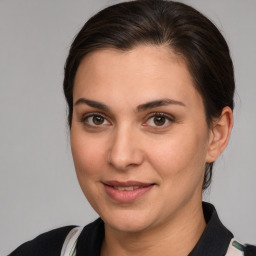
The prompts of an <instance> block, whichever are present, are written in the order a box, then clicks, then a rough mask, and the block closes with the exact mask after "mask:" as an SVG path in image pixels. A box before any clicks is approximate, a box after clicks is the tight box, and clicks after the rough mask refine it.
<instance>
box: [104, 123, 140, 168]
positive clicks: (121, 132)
mask: <svg viewBox="0 0 256 256" xmlns="http://www.w3.org/2000/svg"><path fill="white" fill-rule="evenodd" d="M143 160H144V154H143V152H142V150H141V149H140V148H139V139H138V136H136V134H135V132H133V131H132V129H129V128H128V127H126V128H123V129H118V130H117V131H116V132H115V133H114V134H113V137H112V141H111V146H110V148H109V152H108V163H109V164H110V165H112V166H113V167H114V168H115V169H118V170H126V169H128V168H130V167H132V166H133V167H135V166H139V165H141V164H142V162H143Z"/></svg>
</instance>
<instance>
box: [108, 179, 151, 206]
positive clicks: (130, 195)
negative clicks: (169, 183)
mask: <svg viewBox="0 0 256 256" xmlns="http://www.w3.org/2000/svg"><path fill="white" fill-rule="evenodd" d="M103 185H104V188H105V191H106V194H107V195H108V196H109V197H110V198H111V199H112V200H114V201H115V202H119V203H131V202H133V201H135V200H137V199H139V198H140V197H142V196H143V195H144V194H146V193H148V192H149V191H150V190H151V189H152V188H153V187H154V185H155V184H151V183H141V182H136V181H128V182H119V181H108V182H104V183H103Z"/></svg>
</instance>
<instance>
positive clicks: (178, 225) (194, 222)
mask: <svg viewBox="0 0 256 256" xmlns="http://www.w3.org/2000/svg"><path fill="white" fill-rule="evenodd" d="M205 226H206V223H205V220H204V215H203V209H202V204H201V201H200V202H198V204H197V205H195V204H194V203H190V204H188V205H186V206H185V207H184V209H182V210H180V211H179V213H177V214H176V216H172V217H171V220H170V221H168V223H164V224H163V225H160V226H158V227H155V228H150V229H147V230H143V231H141V232H136V233H132V232H129V233H128V232H121V231H117V230H113V229H111V227H109V226H107V225H105V240H104V242H103V246H102V253H101V256H112V255H120V256H130V255H132V256H139V255H147V256H153V255H161V256H166V255H172V256H182V255H188V254H189V253H190V252H191V251H192V249H193V248H194V246H195V245H196V243H197V242H198V240H199V238H200V237H201V235H202V233H203V231H204V229H205Z"/></svg>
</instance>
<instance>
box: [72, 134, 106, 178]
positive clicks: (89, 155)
mask: <svg viewBox="0 0 256 256" xmlns="http://www.w3.org/2000/svg"><path fill="white" fill-rule="evenodd" d="M104 145H106V143H104V140H102V139H95V138H94V136H90V135H86V134H85V133H80V132H77V131H75V130H74V132H71V149H72V155H73V159H74V164H75V168H76V172H77V176H78V179H79V180H81V179H82V178H83V177H88V178H89V177H92V176H94V177H97V175H99V172H102V167H103V162H104V159H105V149H104ZM86 180H87V181H89V179H85V181H86Z"/></svg>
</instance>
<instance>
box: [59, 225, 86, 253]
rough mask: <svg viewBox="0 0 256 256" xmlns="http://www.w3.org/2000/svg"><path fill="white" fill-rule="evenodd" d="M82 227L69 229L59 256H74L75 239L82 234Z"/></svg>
mask: <svg viewBox="0 0 256 256" xmlns="http://www.w3.org/2000/svg"><path fill="white" fill-rule="evenodd" d="M82 230H83V228H82V227H76V228H73V229H71V231H70V232H69V233H68V235H67V237H66V239H65V241H64V244H63V246H62V250H61V254H60V255H61V256H75V249H76V243H77V239H78V237H79V235H80V233H81V232H82Z"/></svg>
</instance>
